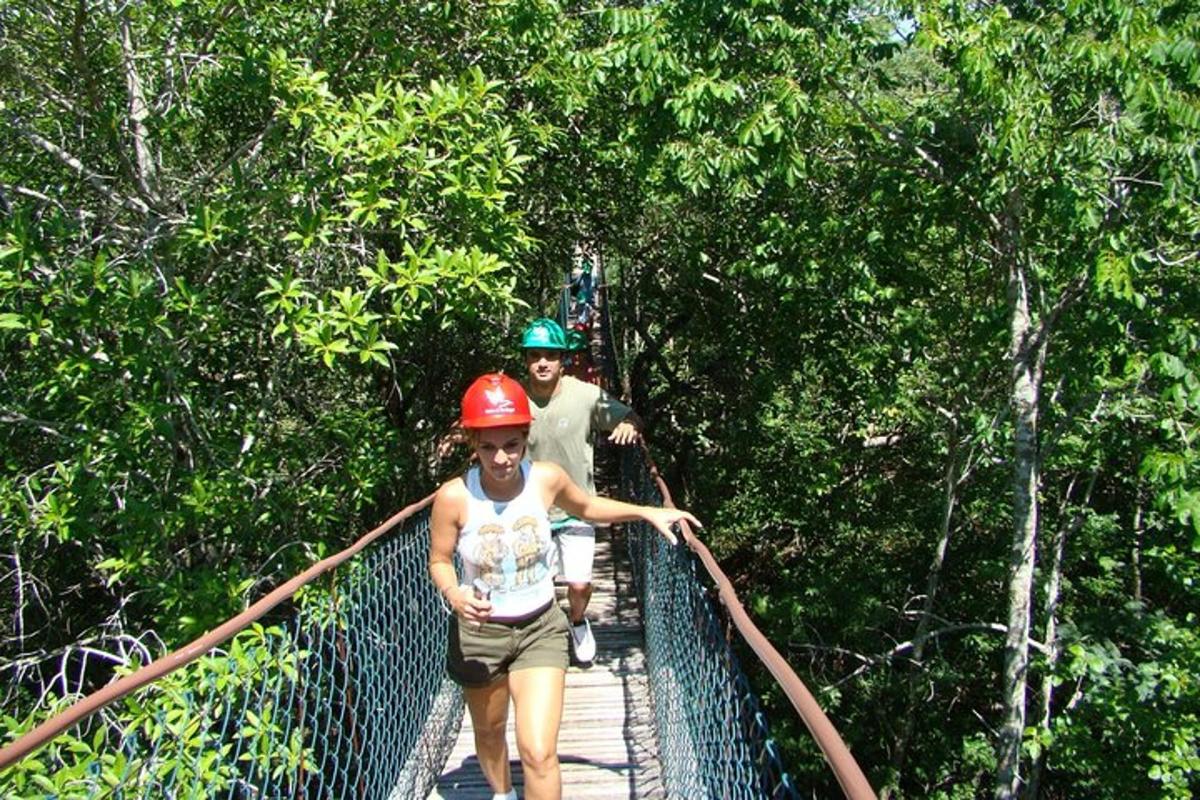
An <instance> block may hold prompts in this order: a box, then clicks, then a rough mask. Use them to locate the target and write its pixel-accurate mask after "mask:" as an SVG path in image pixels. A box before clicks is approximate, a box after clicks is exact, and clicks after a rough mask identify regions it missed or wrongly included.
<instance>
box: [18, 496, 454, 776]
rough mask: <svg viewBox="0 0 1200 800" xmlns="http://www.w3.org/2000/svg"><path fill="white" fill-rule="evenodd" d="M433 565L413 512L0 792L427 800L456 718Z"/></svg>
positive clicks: (44, 753)
mask: <svg viewBox="0 0 1200 800" xmlns="http://www.w3.org/2000/svg"><path fill="white" fill-rule="evenodd" d="M428 552H429V535H428V514H427V513H421V514H418V515H417V516H416V517H414V518H412V519H410V520H409V521H408V522H406V523H405V524H404V525H403V526H402V527H401V528H399V529H398V530H395V531H393V532H391V533H390V534H388V535H387V536H386V537H385V538H383V539H381V540H379V541H377V542H376V543H374V544H373V545H372V546H370V547H369V548H368V549H367V550H365V551H364V552H363V553H361V554H360V555H359V556H357V557H356V558H355V559H353V560H352V561H350V562H348V563H347V564H344V565H342V566H341V567H339V568H338V569H337V570H335V571H333V572H332V573H330V575H329V576H328V578H325V577H323V578H321V579H318V581H317V582H316V584H315V585H311V586H309V587H306V588H305V589H304V590H302V592H301V593H299V594H298V595H297V596H296V598H294V601H293V603H292V605H291V606H290V607H289V609H288V613H287V614H286V619H285V620H284V621H282V622H279V623H277V624H273V625H268V626H263V625H254V626H252V627H251V628H250V629H248V630H246V631H244V632H242V633H240V634H238V636H236V637H235V638H234V639H233V640H231V641H230V642H229V643H228V645H227V646H226V647H224V648H222V649H221V650H219V651H218V650H214V651H212V652H210V653H208V654H206V655H205V656H203V657H202V658H200V659H199V660H197V661H195V662H193V663H192V664H189V665H188V666H186V667H183V668H181V669H179V670H176V671H175V672H173V673H170V674H169V675H167V676H165V677H163V678H161V679H160V680H158V681H156V682H155V683H153V684H150V685H148V686H146V687H143V688H142V689H141V690H139V691H137V692H135V693H133V694H132V695H130V696H128V697H126V698H123V699H121V700H118V701H117V702H116V703H114V704H113V705H111V706H109V707H107V708H106V709H104V710H103V711H102V712H100V713H99V714H97V715H95V716H94V717H92V718H91V719H90V720H89V721H88V722H87V723H85V725H84V726H83V727H82V729H81V730H76V731H73V732H71V733H70V734H67V735H64V736H63V737H59V739H56V740H55V741H54V742H53V743H51V744H50V745H49V746H47V747H46V748H44V749H43V750H41V751H40V752H37V753H35V754H33V755H31V756H30V757H28V758H27V759H25V761H23V762H21V763H20V764H19V765H18V766H16V767H14V768H13V769H11V770H10V771H9V772H8V774H6V775H4V776H3V779H2V780H0V790H2V791H0V793H3V794H4V795H5V796H6V797H30V798H32V797H38V798H44V797H48V796H58V797H64V798H65V797H71V798H110V797H111V798H154V800H159V799H160V798H217V797H223V798H238V799H239V800H240V799H241V798H246V799H247V800H249V799H250V798H256V799H257V798H314V800H315V799H316V798H321V799H322V800H324V798H350V797H353V798H407V797H424V796H425V795H427V794H428V793H429V791H430V789H431V787H432V786H433V785H434V782H435V780H436V777H437V775H438V773H440V771H441V769H442V765H443V764H444V763H445V761H446V758H447V756H448V755H449V752H450V750H451V748H452V747H453V744H454V736H455V733H456V732H457V731H458V728H459V724H460V722H461V719H462V696H461V692H460V691H459V689H458V687H457V686H455V685H454V684H453V683H451V682H449V681H448V680H446V679H445V678H444V677H443V676H444V674H445V670H444V664H445V646H446V639H445V637H446V619H447V617H446V613H445V612H444V610H443V608H442V605H441V601H440V599H439V597H438V596H437V592H436V591H435V590H434V588H433V585H432V583H431V582H430V580H429V578H428V573H427V563H428ZM277 611H278V610H277ZM281 615H282V613H281ZM31 762H32V763H33V767H36V768H31ZM38 773H41V775H42V777H41V778H40V779H39V778H38V777H37V774H38ZM51 789H53V791H51Z"/></svg>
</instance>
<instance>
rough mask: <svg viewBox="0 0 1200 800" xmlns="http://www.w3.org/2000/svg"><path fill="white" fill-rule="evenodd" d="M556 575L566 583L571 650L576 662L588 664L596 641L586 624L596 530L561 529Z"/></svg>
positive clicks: (585, 526) (582, 526) (583, 526)
mask: <svg viewBox="0 0 1200 800" xmlns="http://www.w3.org/2000/svg"><path fill="white" fill-rule="evenodd" d="M557 538H558V548H559V572H560V574H561V575H562V577H563V580H564V581H566V583H567V602H568V606H569V613H568V618H569V622H570V623H571V649H572V651H573V652H574V654H575V660H576V661H578V662H580V663H583V664H588V663H591V661H592V659H593V658H595V657H596V638H595V637H594V636H593V635H592V627H591V624H590V623H589V622H588V621H587V613H586V612H587V606H588V601H590V600H591V599H592V561H593V560H594V559H595V556H596V529H595V528H593V527H592V526H591V525H588V524H586V523H579V524H576V525H572V526H570V527H567V528H563V529H562V530H560V531H559V533H558V536H557Z"/></svg>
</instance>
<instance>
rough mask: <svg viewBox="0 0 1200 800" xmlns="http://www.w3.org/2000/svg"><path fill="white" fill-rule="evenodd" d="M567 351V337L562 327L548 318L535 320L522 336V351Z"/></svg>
mask: <svg viewBox="0 0 1200 800" xmlns="http://www.w3.org/2000/svg"><path fill="white" fill-rule="evenodd" d="M534 348H537V349H539V350H566V349H567V336H566V334H564V333H563V329H562V326H561V325H559V324H558V323H557V322H555V321H554V320H552V319H549V318H548V317H541V318H539V319H535V320H534V321H533V322H531V323H529V324H528V325H527V326H526V327H525V332H524V333H522V334H521V349H522V350H531V349H534Z"/></svg>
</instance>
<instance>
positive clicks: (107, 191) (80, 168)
mask: <svg viewBox="0 0 1200 800" xmlns="http://www.w3.org/2000/svg"><path fill="white" fill-rule="evenodd" d="M7 117H8V121H9V124H11V125H12V126H13V128H15V129H16V131H17V133H19V134H21V135H22V136H24V137H25V138H26V139H28V140H29V141H30V142H31V143H32V144H33V145H34V146H35V147H37V148H38V149H39V150H41V151H42V152H44V153H46V154H48V155H50V156H52V157H53V158H55V159H56V160H58V161H59V162H61V163H62V164H64V165H65V166H67V167H69V168H70V169H71V170H72V171H74V172H75V173H77V174H78V175H79V177H81V178H83V179H84V180H85V181H87V182H88V184H90V185H91V187H92V188H93V189H95V190H96V191H97V192H98V193H100V194H101V195H103V196H104V197H105V199H107V200H108V201H109V202H110V203H113V204H114V205H118V206H121V207H122V208H125V209H128V210H129V211H133V212H134V213H136V214H140V215H141V216H147V215H148V214H149V213H150V207H149V206H148V205H146V203H144V202H143V201H142V200H140V199H138V198H136V197H125V196H124V195H121V194H119V193H117V192H116V191H115V190H114V189H113V188H112V187H111V186H109V185H108V182H107V181H105V180H104V178H102V177H100V175H98V174H97V173H96V172H94V171H93V170H91V169H88V168H87V167H86V166H84V164H83V162H82V161H80V160H79V159H78V158H76V157H75V156H73V155H71V154H70V153H68V152H67V151H66V150H63V149H62V148H61V147H59V146H58V145H56V144H54V142H51V141H49V140H47V139H45V138H44V137H42V136H41V135H39V134H38V133H37V132H35V131H32V130H30V129H29V128H26V127H25V126H24V125H23V124H21V122H20V120H18V119H17V118H16V117H15V116H13V115H12V114H8V115H7Z"/></svg>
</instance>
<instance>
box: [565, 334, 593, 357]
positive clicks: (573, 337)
mask: <svg viewBox="0 0 1200 800" xmlns="http://www.w3.org/2000/svg"><path fill="white" fill-rule="evenodd" d="M567 349H568V350H570V351H571V352H572V353H580V352H582V351H584V350H587V349H588V342H587V337H586V336H584V335H583V332H582V331H567Z"/></svg>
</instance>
